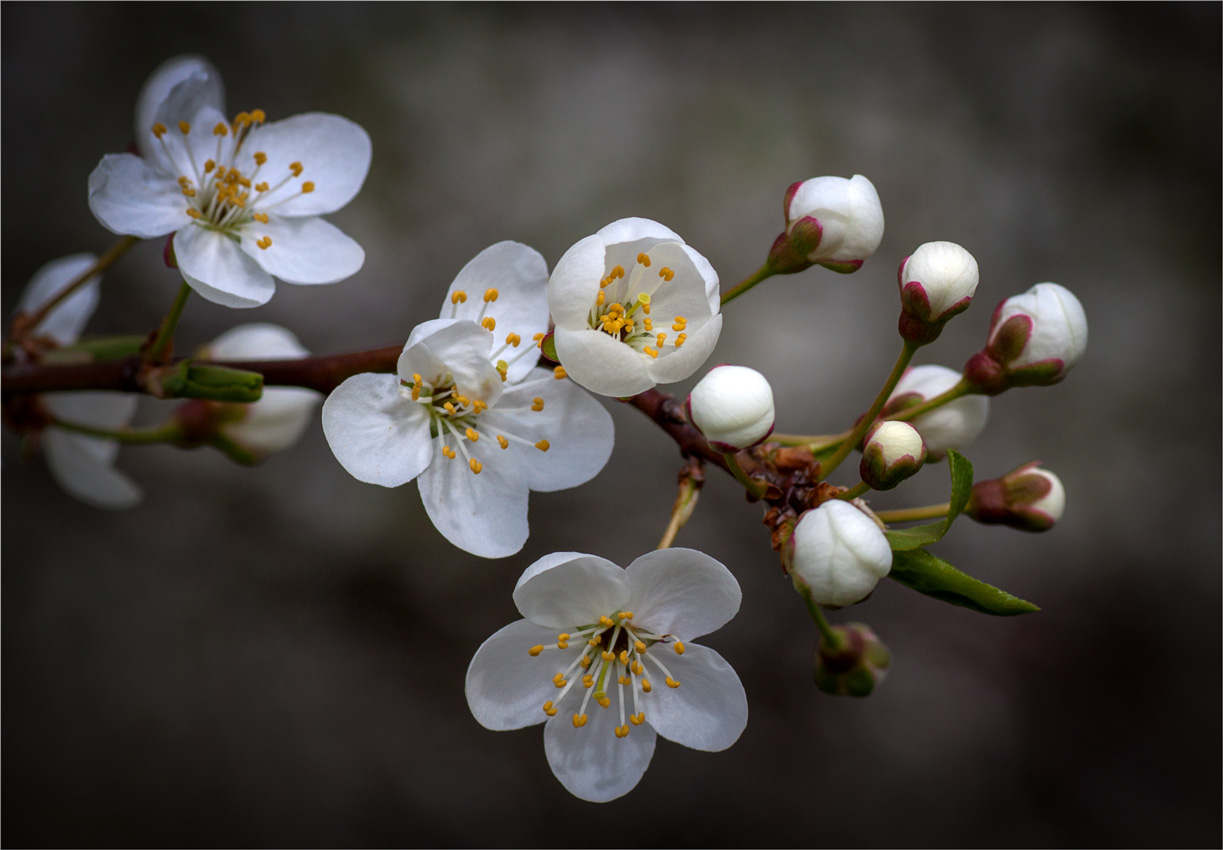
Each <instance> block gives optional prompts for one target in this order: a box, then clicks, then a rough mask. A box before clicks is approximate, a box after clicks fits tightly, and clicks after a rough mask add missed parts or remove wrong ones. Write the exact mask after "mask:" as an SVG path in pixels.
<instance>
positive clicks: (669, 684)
mask: <svg viewBox="0 0 1223 850" xmlns="http://www.w3.org/2000/svg"><path fill="white" fill-rule="evenodd" d="M667 687H668V688H678V687H679V682H677V681H675V680H674V679H672V678H671V677H670V676H668V677H667Z"/></svg>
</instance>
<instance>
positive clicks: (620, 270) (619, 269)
mask: <svg viewBox="0 0 1223 850" xmlns="http://www.w3.org/2000/svg"><path fill="white" fill-rule="evenodd" d="M609 277H624V266H622V265H620V264H619V263H617V264H616V267H615V268H614V269H612V270H611V274H610V275H609Z"/></svg>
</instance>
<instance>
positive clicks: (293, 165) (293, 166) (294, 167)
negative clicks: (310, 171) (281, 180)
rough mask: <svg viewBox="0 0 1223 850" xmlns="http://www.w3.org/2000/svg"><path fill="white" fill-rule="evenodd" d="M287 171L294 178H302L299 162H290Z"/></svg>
mask: <svg viewBox="0 0 1223 850" xmlns="http://www.w3.org/2000/svg"><path fill="white" fill-rule="evenodd" d="M289 170H290V171H292V172H293V176H294V177H301V176H302V164H301V163H300V162H290V163H289Z"/></svg>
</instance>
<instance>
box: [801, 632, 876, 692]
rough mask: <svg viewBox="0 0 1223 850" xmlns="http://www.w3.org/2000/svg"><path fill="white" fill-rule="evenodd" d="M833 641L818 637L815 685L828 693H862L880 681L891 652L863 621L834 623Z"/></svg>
mask: <svg viewBox="0 0 1223 850" xmlns="http://www.w3.org/2000/svg"><path fill="white" fill-rule="evenodd" d="M832 632H833V634H834V635H835V636H836V641H835V643H834V642H832V641H829V640H827V639H823V638H822V639H821V640H820V644H819V646H818V647H816V650H815V672H814V679H815V684H816V687H818V688H819V689H820V690H821V691H823V692H824V693H828V694H836V695H839V696H848V697H864V696H867V695H869V694H870V693H871V692H872V691H873V690H875V687H876V686H877V685H879V684H881V683H882V682H883V679H884V677H885V676H887V671H888V667H889V665H891V663H892V653H891V652H889V651H888V648H887V647H886V646H884V644H883V641H881V640H879V638H878V637H877V636H876V635H875V633H874V632H873V631H871V628H870V626H868V625H866V624H865V623H847V624H845V625H844V626H833V627H832Z"/></svg>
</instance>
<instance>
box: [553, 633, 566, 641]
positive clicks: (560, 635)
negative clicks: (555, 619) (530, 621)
mask: <svg viewBox="0 0 1223 850" xmlns="http://www.w3.org/2000/svg"><path fill="white" fill-rule="evenodd" d="M556 639H557V640H569V632H561V633H560V634H559V635H557V636H556Z"/></svg>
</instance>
